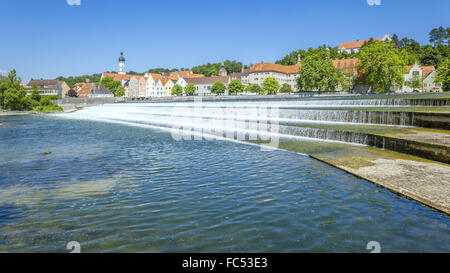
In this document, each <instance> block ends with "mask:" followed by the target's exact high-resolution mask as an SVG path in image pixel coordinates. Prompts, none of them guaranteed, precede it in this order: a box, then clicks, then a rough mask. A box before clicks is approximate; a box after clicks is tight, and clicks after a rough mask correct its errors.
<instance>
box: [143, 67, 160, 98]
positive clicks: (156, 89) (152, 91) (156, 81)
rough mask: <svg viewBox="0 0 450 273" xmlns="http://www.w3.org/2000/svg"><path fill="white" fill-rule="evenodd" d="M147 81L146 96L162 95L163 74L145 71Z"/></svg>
mask: <svg viewBox="0 0 450 273" xmlns="http://www.w3.org/2000/svg"><path fill="white" fill-rule="evenodd" d="M145 76H146V77H147V82H146V83H145V86H146V92H145V97H147V98H156V97H162V95H163V91H164V90H163V89H164V86H163V85H162V83H161V79H162V76H161V74H157V73H145Z"/></svg>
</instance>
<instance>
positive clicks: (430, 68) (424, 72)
mask: <svg viewBox="0 0 450 273" xmlns="http://www.w3.org/2000/svg"><path fill="white" fill-rule="evenodd" d="M412 67H413V65H408V66H407V67H406V73H409V71H411V68H412ZM420 68H421V69H422V79H425V78H426V77H427V76H428V75H430V73H431V72H433V71H435V70H436V68H435V67H434V66H432V65H429V66H420Z"/></svg>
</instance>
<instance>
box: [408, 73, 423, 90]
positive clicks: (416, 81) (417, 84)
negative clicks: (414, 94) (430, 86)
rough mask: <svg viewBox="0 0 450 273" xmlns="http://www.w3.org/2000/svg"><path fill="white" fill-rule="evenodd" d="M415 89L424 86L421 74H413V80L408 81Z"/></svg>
mask: <svg viewBox="0 0 450 273" xmlns="http://www.w3.org/2000/svg"><path fill="white" fill-rule="evenodd" d="M406 84H407V85H408V86H409V87H411V88H412V89H413V90H416V89H419V88H422V87H423V80H422V77H420V75H418V74H417V75H413V76H412V78H411V80H410V81H408V82H407V83H406Z"/></svg>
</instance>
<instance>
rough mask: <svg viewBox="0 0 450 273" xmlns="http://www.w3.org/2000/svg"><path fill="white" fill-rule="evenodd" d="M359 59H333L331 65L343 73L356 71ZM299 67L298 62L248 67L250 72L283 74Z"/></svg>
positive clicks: (290, 72)
mask: <svg viewBox="0 0 450 273" xmlns="http://www.w3.org/2000/svg"><path fill="white" fill-rule="evenodd" d="M358 63H359V59H356V58H353V59H342V60H333V65H334V66H335V67H336V68H338V69H341V70H342V71H343V72H344V73H350V72H353V71H356V70H357V68H358ZM300 68H301V63H300V64H295V65H280V64H274V63H258V64H254V65H253V66H252V67H251V68H250V73H252V72H253V73H254V72H278V73H284V74H298V73H299V70H300Z"/></svg>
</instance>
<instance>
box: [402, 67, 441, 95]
mask: <svg viewBox="0 0 450 273" xmlns="http://www.w3.org/2000/svg"><path fill="white" fill-rule="evenodd" d="M436 74H437V72H436V69H435V67H434V66H420V65H419V64H417V63H415V64H414V65H411V66H408V67H407V68H406V73H405V75H404V77H405V82H404V84H403V87H402V88H401V90H398V91H401V92H404V93H410V92H442V85H441V84H440V83H435V82H434V81H435V78H436ZM413 81H418V82H419V84H420V86H421V87H411V83H412V82H413Z"/></svg>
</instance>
